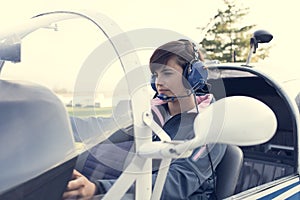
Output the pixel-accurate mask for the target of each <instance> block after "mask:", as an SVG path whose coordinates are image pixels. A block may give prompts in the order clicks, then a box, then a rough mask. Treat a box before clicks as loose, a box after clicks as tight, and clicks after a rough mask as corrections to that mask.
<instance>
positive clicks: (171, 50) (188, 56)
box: [149, 40, 195, 72]
mask: <svg viewBox="0 0 300 200" xmlns="http://www.w3.org/2000/svg"><path fill="white" fill-rule="evenodd" d="M193 48H194V47H193V45H192V43H191V42H190V41H188V40H178V41H171V42H168V43H166V44H164V45H162V46H160V47H158V48H157V49H156V50H155V51H154V52H153V54H152V56H151V58H150V63H149V64H150V70H151V72H153V71H155V69H157V68H159V67H161V65H166V64H167V62H168V61H169V60H170V59H171V58H175V60H176V62H177V64H178V65H180V66H181V67H182V68H183V70H184V69H185V67H186V66H187V64H189V63H191V62H193V60H194V59H195V52H194V49H193Z"/></svg>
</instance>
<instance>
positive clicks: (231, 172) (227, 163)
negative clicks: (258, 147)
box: [216, 145, 243, 199]
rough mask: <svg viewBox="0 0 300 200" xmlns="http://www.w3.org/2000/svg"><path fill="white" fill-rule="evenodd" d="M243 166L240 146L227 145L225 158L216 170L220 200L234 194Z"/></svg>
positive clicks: (217, 190) (217, 191)
mask: <svg viewBox="0 0 300 200" xmlns="http://www.w3.org/2000/svg"><path fill="white" fill-rule="evenodd" d="M242 165H243V152H242V150H241V149H240V148H239V147H238V146H235V145H227V149H226V152H225V154H224V157H223V159H222V161H221V162H220V164H219V165H218V166H217V168H216V174H217V184H216V185H217V186H216V195H217V198H218V199H224V198H226V197H229V196H231V195H233V194H234V191H235V187H236V185H237V182H238V178H239V174H240V171H241V168H242Z"/></svg>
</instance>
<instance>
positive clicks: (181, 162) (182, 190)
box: [94, 144, 226, 199]
mask: <svg viewBox="0 0 300 200" xmlns="http://www.w3.org/2000/svg"><path fill="white" fill-rule="evenodd" d="M209 149H210V156H211V159H212V165H213V168H214V169H215V168H216V166H217V165H218V164H219V162H220V161H221V159H222V157H223V155H224V153H225V150H226V145H222V144H214V145H210V147H209ZM200 150H201V149H200V148H199V149H196V150H195V151H194V152H193V155H192V156H191V157H189V158H186V159H177V160H174V161H173V162H172V163H171V165H170V169H169V172H168V174H167V178H166V181H165V185H164V188H163V192H162V196H161V199H186V198H188V197H190V196H191V195H192V194H193V193H195V192H197V191H198V192H199V191H205V187H203V188H201V187H202V186H203V185H205V184H204V183H205V181H206V180H207V179H208V178H210V177H211V176H212V169H211V164H210V161H209V158H208V154H207V152H206V151H204V152H203V154H202V155H200V156H196V155H198V151H200ZM195 157H196V159H194V158H195ZM162 167H164V166H162ZM156 177H157V172H155V173H153V175H152V187H153V186H154V184H155V180H156ZM115 181H116V180H97V181H94V182H96V185H97V186H98V192H99V193H100V194H104V193H106V192H107V191H108V190H109V189H110V187H111V186H112V185H113V184H114V183H115ZM128 192H129V193H134V188H133V187H131V188H130V189H129V191H128Z"/></svg>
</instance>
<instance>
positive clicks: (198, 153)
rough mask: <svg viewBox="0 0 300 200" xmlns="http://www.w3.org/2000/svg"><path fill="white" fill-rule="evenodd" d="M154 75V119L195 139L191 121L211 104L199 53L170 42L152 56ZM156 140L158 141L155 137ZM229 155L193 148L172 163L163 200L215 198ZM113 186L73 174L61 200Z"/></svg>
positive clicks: (176, 136) (174, 134) (179, 136)
mask: <svg viewBox="0 0 300 200" xmlns="http://www.w3.org/2000/svg"><path fill="white" fill-rule="evenodd" d="M150 70H151V72H152V79H151V86H152V88H153V90H154V91H155V92H156V95H155V97H154V99H153V100H152V113H153V116H154V120H155V121H156V122H157V123H158V124H159V125H160V126H161V127H162V128H163V129H164V130H165V132H166V133H167V134H168V135H169V136H170V137H171V138H172V139H173V140H184V139H191V138H193V137H194V132H193V119H194V118H195V116H196V115H197V113H199V112H201V111H202V110H203V109H205V108H206V107H207V106H209V104H210V103H211V102H212V101H213V96H212V94H210V93H209V91H208V84H207V82H206V80H207V75H208V74H207V69H206V68H205V67H204V65H203V63H202V62H201V57H200V55H199V51H198V48H197V47H196V45H195V44H194V43H192V42H190V41H188V40H178V41H171V42H168V43H166V44H164V45H162V46H160V47H158V48H157V49H156V50H155V51H154V53H153V54H152V56H151V58H150ZM153 140H159V139H158V138H155V137H154V138H153ZM127 142H128V141H127ZM99 146H101V145H99ZM225 150H226V145H224V144H210V145H205V146H202V147H199V148H197V149H195V150H194V151H193V153H192V155H191V156H190V157H188V158H180V159H174V160H173V161H172V163H171V164H170V169H169V171H168V174H167V178H166V181H165V184H164V187H163V191H162V196H161V199H214V198H215V195H214V192H215V185H216V174H215V169H216V167H217V166H218V164H219V162H220V161H221V160H222V157H223V155H224V153H225ZM107 155H109V152H108V153H107ZM83 171H84V170H83ZM157 173H158V170H157V169H153V173H152V174H153V175H152V179H153V180H152V183H155V180H156V176H157ZM116 178H117V175H116ZM115 181H116V180H112V179H95V178H93V177H89V178H87V177H86V176H85V175H84V173H80V172H78V171H76V170H74V173H73V179H72V180H71V181H69V183H68V186H67V190H66V191H65V193H64V194H63V198H64V199H68V198H72V197H84V198H85V197H91V196H93V195H98V194H105V193H106V192H107V191H108V190H109V189H110V187H111V186H112V185H113V183H114V182H115ZM131 189H132V188H131ZM131 191H132V190H131Z"/></svg>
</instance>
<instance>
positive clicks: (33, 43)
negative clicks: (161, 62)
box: [1, 13, 153, 146]
mask: <svg viewBox="0 0 300 200" xmlns="http://www.w3.org/2000/svg"><path fill="white" fill-rule="evenodd" d="M64 14H65V13H64ZM67 14H69V15H71V16H73V15H74V13H67ZM49 15H50V16H54V15H60V13H48V14H45V15H41V16H38V17H37V18H46V17H48V16H49ZM91 15H92V14H90V13H89V15H84V16H80V17H78V16H76V17H75V18H74V19H68V20H63V21H58V20H54V21H55V22H54V23H51V24H50V25H47V26H44V27H43V28H40V29H37V30H36V31H34V32H32V33H30V34H29V35H27V36H26V37H24V38H22V41H21V62H9V61H6V62H5V64H4V65H3V68H2V71H1V79H4V80H22V81H26V82H33V83H37V84H41V85H44V86H46V87H47V88H49V89H51V90H52V91H53V92H54V93H55V94H56V95H57V96H58V97H59V98H60V100H61V101H62V103H63V104H64V105H65V107H66V110H67V112H68V114H69V115H70V116H71V117H80V118H91V117H100V118H110V119H111V120H112V122H111V124H110V125H109V124H107V128H103V129H105V130H108V129H109V127H113V129H114V130H116V129H121V128H124V127H123V126H128V124H132V109H131V106H130V99H131V95H132V91H134V90H136V88H137V87H140V86H141V85H146V87H148V86H147V84H148V80H149V79H150V72H149V71H148V69H147V65H144V66H142V65H141V64H140V60H139V57H138V55H137V54H136V52H135V51H133V49H129V48H132V47H131V46H130V45H131V44H130V42H129V40H127V39H126V34H125V33H122V32H121V29H120V28H119V27H118V26H117V25H116V24H113V23H112V22H110V21H109V19H106V18H105V16H101V15H100V17H99V14H98V13H97V17H96V18H93V21H91V20H90V18H89V17H90V16H91ZM87 19H88V20H87ZM97 20H98V21H97ZM38 23H39V21H38V22H35V23H34V24H33V25H36V24H38ZM28 27H29V28H28V29H30V25H28ZM25 32H26V31H25ZM16 35H18V33H16ZM19 35H21V36H20V37H22V34H19ZM108 38H109V39H108ZM146 62H147V61H144V63H146ZM128 77H131V80H132V81H131V82H130V81H128ZM133 77H134V78H133ZM137 77H139V78H137ZM134 81H137V83H135V82H134ZM141 82H142V83H143V84H141ZM151 95H153V94H151V93H150V90H149V97H150V96H151ZM124 105H126V106H124ZM149 105H150V104H149ZM116 124H117V126H116ZM121 124H123V125H121ZM103 129H102V130H103ZM84 138H86V137H84ZM89 141H90V142H91V141H92V142H91V143H93V144H87V145H89V146H93V145H95V143H98V142H99V141H97V140H93V139H91V138H89Z"/></svg>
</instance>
